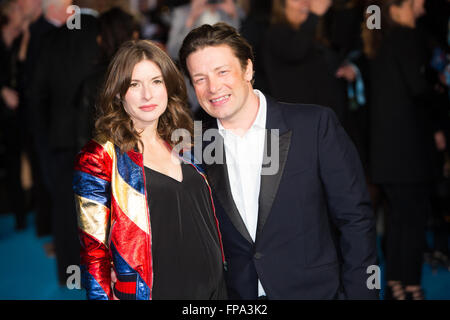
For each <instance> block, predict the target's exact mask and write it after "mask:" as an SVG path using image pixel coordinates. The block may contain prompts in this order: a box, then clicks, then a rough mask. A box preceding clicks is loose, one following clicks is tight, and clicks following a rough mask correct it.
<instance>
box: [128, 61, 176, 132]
mask: <svg viewBox="0 0 450 320" xmlns="http://www.w3.org/2000/svg"><path fill="white" fill-rule="evenodd" d="M167 103H168V95H167V89H166V85H165V84H164V79H163V76H162V73H161V69H160V68H159V67H158V66H157V65H156V64H155V63H154V62H153V61H151V60H147V59H146V60H142V61H140V62H139V63H137V64H136V65H135V66H134V69H133V73H132V75H131V83H130V87H129V88H128V91H127V93H126V94H125V102H124V108H125V111H126V112H127V113H128V115H129V116H130V117H131V119H132V120H133V124H134V126H135V128H136V129H145V128H147V127H148V126H152V125H154V126H155V128H156V126H157V125H158V119H159V117H160V116H161V115H162V114H163V113H164V111H166V108H167Z"/></svg>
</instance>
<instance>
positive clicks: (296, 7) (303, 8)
mask: <svg viewBox="0 0 450 320" xmlns="http://www.w3.org/2000/svg"><path fill="white" fill-rule="evenodd" d="M309 2H310V0H286V6H285V8H286V11H288V12H289V11H291V12H297V13H308V12H309Z"/></svg>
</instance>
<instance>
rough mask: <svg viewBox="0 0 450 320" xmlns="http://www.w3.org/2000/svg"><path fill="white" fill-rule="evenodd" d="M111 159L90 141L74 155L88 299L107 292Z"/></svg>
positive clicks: (101, 297) (102, 296)
mask: <svg viewBox="0 0 450 320" xmlns="http://www.w3.org/2000/svg"><path fill="white" fill-rule="evenodd" d="M111 163H112V162H111V158H110V157H109V155H108V153H107V152H106V151H105V150H104V149H103V148H102V147H101V146H100V145H99V144H97V143H96V142H94V141H90V142H89V143H88V144H87V145H86V146H85V147H84V148H83V150H82V151H81V152H80V153H79V154H78V155H77V158H76V161H75V170H74V179H73V190H74V192H75V205H76V209H77V214H78V227H79V238H80V243H81V273H82V284H83V287H84V288H85V289H86V293H87V298H88V299H89V300H107V299H110V298H111V297H112V291H111V257H110V254H109V243H108V238H109V231H110V220H111V219H110V207H111V174H110V172H111Z"/></svg>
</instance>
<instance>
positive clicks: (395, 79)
mask: <svg viewBox="0 0 450 320" xmlns="http://www.w3.org/2000/svg"><path fill="white" fill-rule="evenodd" d="M70 5H76V6H78V8H80V12H79V13H80V28H79V29H77V28H75V29H70V28H68V25H70V23H68V24H66V22H67V21H69V22H74V21H75V20H74V19H76V18H75V17H74V16H73V14H74V11H73V10H67V7H68V6H70ZM371 5H377V6H378V7H377V8H380V9H381V11H380V15H378V16H377V11H376V10H374V9H373V7H370V6H371ZM368 7H369V14H368V13H367V8H368ZM449 9H450V1H448V0H427V1H425V0H333V1H331V0H215V1H210V0H191V1H188V0H95V1H94V0H78V1H77V0H73V1H72V0H0V29H1V33H0V90H1V94H0V212H1V213H3V214H11V213H13V214H14V216H15V223H16V225H15V228H16V230H17V232H20V231H21V230H23V229H25V228H27V222H28V221H29V219H28V216H29V215H31V214H33V215H34V227H35V233H36V236H37V237H46V236H49V235H50V236H51V240H52V241H51V242H49V243H47V244H46V246H45V250H46V252H47V254H48V255H54V256H55V257H56V261H57V266H58V267H57V269H58V280H59V283H60V284H61V285H65V284H66V278H67V273H66V270H67V266H70V265H76V264H79V247H78V246H79V244H78V237H77V220H76V213H75V207H74V202H73V201H74V200H73V195H72V187H71V185H72V173H73V171H72V168H73V159H74V156H75V154H76V153H77V152H78V151H79V150H80V148H81V147H82V146H83V145H84V144H85V143H86V142H87V140H88V139H89V138H90V137H91V135H92V130H93V125H94V121H95V115H96V109H95V103H96V97H97V93H98V90H99V88H100V86H101V84H102V80H103V75H104V74H105V71H106V68H107V66H108V63H109V61H110V59H111V58H112V56H113V55H114V53H115V52H116V50H117V49H118V48H119V46H120V45H121V44H122V43H123V42H125V41H127V40H130V39H149V40H152V41H155V42H157V43H158V44H159V45H160V46H161V47H162V48H163V49H164V50H165V51H166V52H167V53H168V54H169V55H170V56H171V57H172V58H173V59H174V60H175V61H177V60H178V50H179V48H180V46H181V43H182V41H183V39H184V37H185V36H186V34H187V33H188V32H189V31H190V30H191V29H192V28H195V27H197V26H200V25H202V24H205V23H208V24H214V23H216V22H219V21H223V22H226V23H228V24H230V25H232V26H234V27H236V28H237V29H238V30H240V32H241V34H242V35H243V36H244V37H245V38H246V39H247V40H248V41H249V43H250V44H251V45H252V46H253V48H254V53H255V83H254V87H255V88H257V89H260V90H261V91H262V92H263V93H265V94H267V95H270V96H272V97H274V98H276V99H278V100H280V101H284V102H300V103H308V104H319V105H324V106H328V107H330V108H332V109H333V110H334V111H335V112H336V114H337V115H338V118H339V120H340V121H341V123H342V125H343V127H344V128H345V130H346V131H347V133H348V135H349V136H350V137H351V139H352V140H353V142H354V143H355V145H356V147H357V149H358V151H359V154H360V158H361V161H362V163H363V165H364V168H365V170H366V175H367V183H368V187H369V191H370V194H371V197H372V203H373V207H374V214H375V215H376V216H377V219H378V221H379V223H378V225H377V228H378V229H379V230H378V231H379V233H380V234H381V235H382V236H381V239H382V240H381V241H380V246H381V249H382V252H383V254H384V256H385V258H386V259H387V260H388V261H390V267H389V268H388V269H387V279H397V278H398V277H399V276H397V275H398V274H399V273H405V272H406V273H407V275H402V277H403V276H404V277H405V278H406V279H407V280H405V281H407V282H408V283H410V284H414V283H415V282H417V279H419V281H420V272H421V266H422V262H423V259H424V258H425V259H426V260H425V261H427V262H429V263H431V264H434V265H440V266H444V267H445V268H448V271H449V272H450V263H449V258H448V257H449V230H450V227H449V226H450V180H449V179H450V177H449V174H450V156H449V152H448V151H449V143H450V140H449V139H450V136H449V135H450V108H449V107H450V105H449V90H448V88H449V85H450V67H449V54H450V52H449V44H450V33H449V28H450V20H449V12H450V10H449ZM377 19H378V20H377ZM377 22H379V24H380V27H381V28H380V29H377V28H373V27H374V26H375V27H376V24H377ZM369 26H370V27H369ZM186 81H187V84H188V91H189V104H190V107H191V110H192V114H193V115H194V118H195V119H197V120H205V119H206V118H207V117H208V116H207V115H206V114H205V113H204V112H203V111H202V109H201V108H200V107H199V105H198V102H197V101H196V98H195V94H194V92H193V89H192V87H191V86H190V84H189V81H188V80H187V79H186ZM427 231H428V232H430V234H431V235H432V243H433V245H432V246H430V245H429V243H430V241H428V242H427V239H426V232H427ZM4 258H6V259H7V257H4ZM8 263H9V262H8ZM405 265H406V267H405ZM404 270H407V271H404ZM397 280H399V279H397Z"/></svg>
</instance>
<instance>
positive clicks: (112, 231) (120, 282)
mask: <svg viewBox="0 0 450 320" xmlns="http://www.w3.org/2000/svg"><path fill="white" fill-rule="evenodd" d="M181 159H182V161H184V162H186V163H189V164H191V165H193V166H194V167H195V168H196V170H197V171H198V172H199V174H201V175H202V176H203V178H204V179H205V182H206V183H207V185H208V182H207V180H206V177H205V175H204V173H203V172H202V170H201V169H200V168H199V167H198V166H197V165H195V164H194V161H192V160H191V156H190V153H188V152H187V153H185V154H184V155H183V157H182V158H181ZM74 169H75V173H74V180H73V190H74V192H75V202H76V207H77V212H78V226H79V237H80V242H81V273H82V284H83V287H84V288H85V289H86V291H87V298H88V299H111V298H112V297H113V293H112V288H111V268H112V267H113V268H114V270H115V273H116V275H117V282H116V283H115V286H114V293H115V294H116V296H117V297H118V298H120V299H137V300H149V299H152V284H153V268H152V254H151V247H152V238H151V226H150V214H149V210H148V202H147V194H146V187H145V173H144V165H143V157H142V154H140V153H138V152H135V151H129V152H126V153H121V152H120V151H119V148H118V147H117V146H115V145H114V144H113V143H112V142H111V141H102V140H101V139H97V140H91V141H90V142H88V143H87V145H86V146H85V147H84V148H83V149H82V150H81V151H80V153H79V154H78V155H77V157H76V161H75V168H74ZM208 188H209V191H210V194H211V188H210V187H209V185H208ZM212 201H213V200H212V196H211V202H212ZM212 207H213V210H214V204H213V203H212ZM214 218H215V219H216V220H215V221H216V225H217V230H218V237H219V242H220V246H221V249H222V258H223V263H224V264H225V259H224V256H223V247H222V239H221V235H220V232H219V226H218V221H217V218H216V217H215V212H214Z"/></svg>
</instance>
